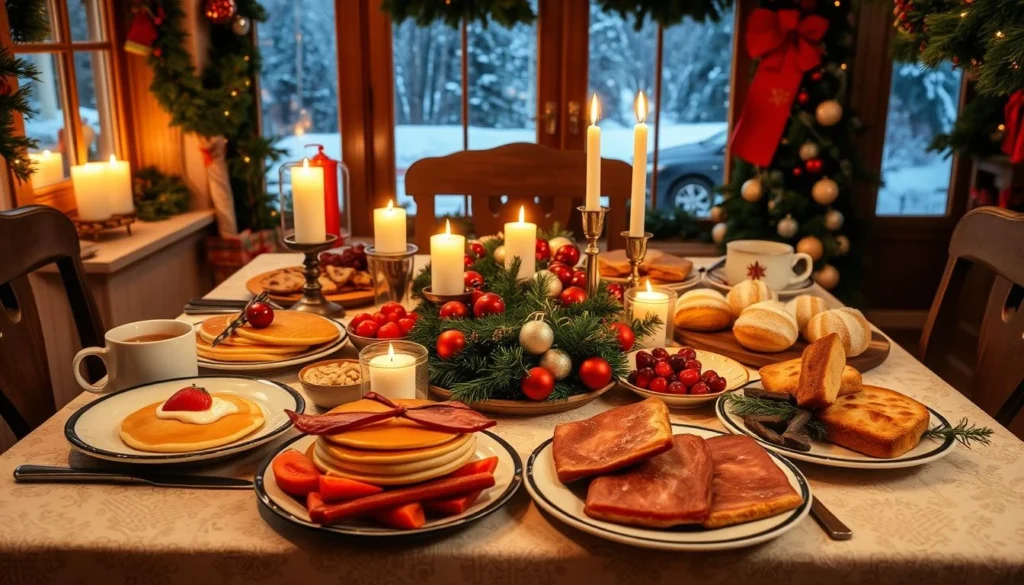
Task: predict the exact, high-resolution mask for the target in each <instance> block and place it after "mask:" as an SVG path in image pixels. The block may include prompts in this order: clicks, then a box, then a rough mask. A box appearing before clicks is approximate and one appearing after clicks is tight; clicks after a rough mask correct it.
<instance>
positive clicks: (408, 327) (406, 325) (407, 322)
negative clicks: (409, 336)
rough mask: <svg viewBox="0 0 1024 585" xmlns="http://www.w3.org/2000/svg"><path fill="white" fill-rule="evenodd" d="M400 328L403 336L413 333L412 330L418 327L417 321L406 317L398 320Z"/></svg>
mask: <svg viewBox="0 0 1024 585" xmlns="http://www.w3.org/2000/svg"><path fill="white" fill-rule="evenodd" d="M398 326H399V327H400V328H401V329H402V334H403V335H404V334H406V333H409V332H410V331H412V328H413V327H415V326H416V320H415V319H410V318H408V317H405V318H404V319H399V320H398Z"/></svg>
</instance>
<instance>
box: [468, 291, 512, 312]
mask: <svg viewBox="0 0 1024 585" xmlns="http://www.w3.org/2000/svg"><path fill="white" fill-rule="evenodd" d="M504 312H505V299H503V298H501V297H500V296H498V295H496V294H494V293H484V294H483V295H481V296H480V298H478V299H477V300H476V302H475V303H473V314H474V315H476V316H477V317H486V316H487V315H500V314H502V313H504Z"/></svg>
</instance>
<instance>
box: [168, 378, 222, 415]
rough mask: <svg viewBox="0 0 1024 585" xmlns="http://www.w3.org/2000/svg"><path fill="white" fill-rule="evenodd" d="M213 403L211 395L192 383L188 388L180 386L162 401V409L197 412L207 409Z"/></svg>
mask: <svg viewBox="0 0 1024 585" xmlns="http://www.w3.org/2000/svg"><path fill="white" fill-rule="evenodd" d="M212 405H213V397H212V396H210V393H209V392H207V391H206V388H200V387H199V386H196V385H195V384H192V385H191V386H189V387H188V388H182V389H181V390H178V391H177V392H175V393H174V395H172V396H171V397H170V398H168V399H167V402H164V410H188V411H192V412H198V411H202V410H207V409H208V408H210V406H212Z"/></svg>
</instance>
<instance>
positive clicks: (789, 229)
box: [776, 215, 800, 240]
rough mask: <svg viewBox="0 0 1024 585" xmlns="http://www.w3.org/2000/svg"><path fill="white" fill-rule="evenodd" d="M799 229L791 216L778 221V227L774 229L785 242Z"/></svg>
mask: <svg viewBox="0 0 1024 585" xmlns="http://www.w3.org/2000/svg"><path fill="white" fill-rule="evenodd" d="M799 229H800V224H799V223H798V222H797V221H796V220H795V219H793V216H792V215H787V216H786V217H784V218H782V219H780V220H779V225H778V226H777V227H776V230H777V231H778V232H779V236H780V237H783V238H786V239H787V240H788V239H789V238H792V237H793V236H795V235H796V232H797V231H798V230H799Z"/></svg>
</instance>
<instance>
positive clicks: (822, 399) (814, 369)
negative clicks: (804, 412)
mask: <svg viewBox="0 0 1024 585" xmlns="http://www.w3.org/2000/svg"><path fill="white" fill-rule="evenodd" d="M845 365H846V352H845V351H843V342H842V341H840V339H839V336H838V335H836V334H835V333H832V334H829V335H826V336H825V337H822V338H821V339H819V340H818V341H815V342H814V343H812V344H810V345H808V346H807V347H805V348H804V353H803V355H802V356H801V357H800V380H799V381H798V382H797V385H796V403H797V404H798V405H800V406H801V407H803V408H825V407H826V406H829V405H830V404H832V403H833V402H835V401H836V396H838V395H839V385H840V382H841V381H842V376H843V367H844V366H845Z"/></svg>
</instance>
